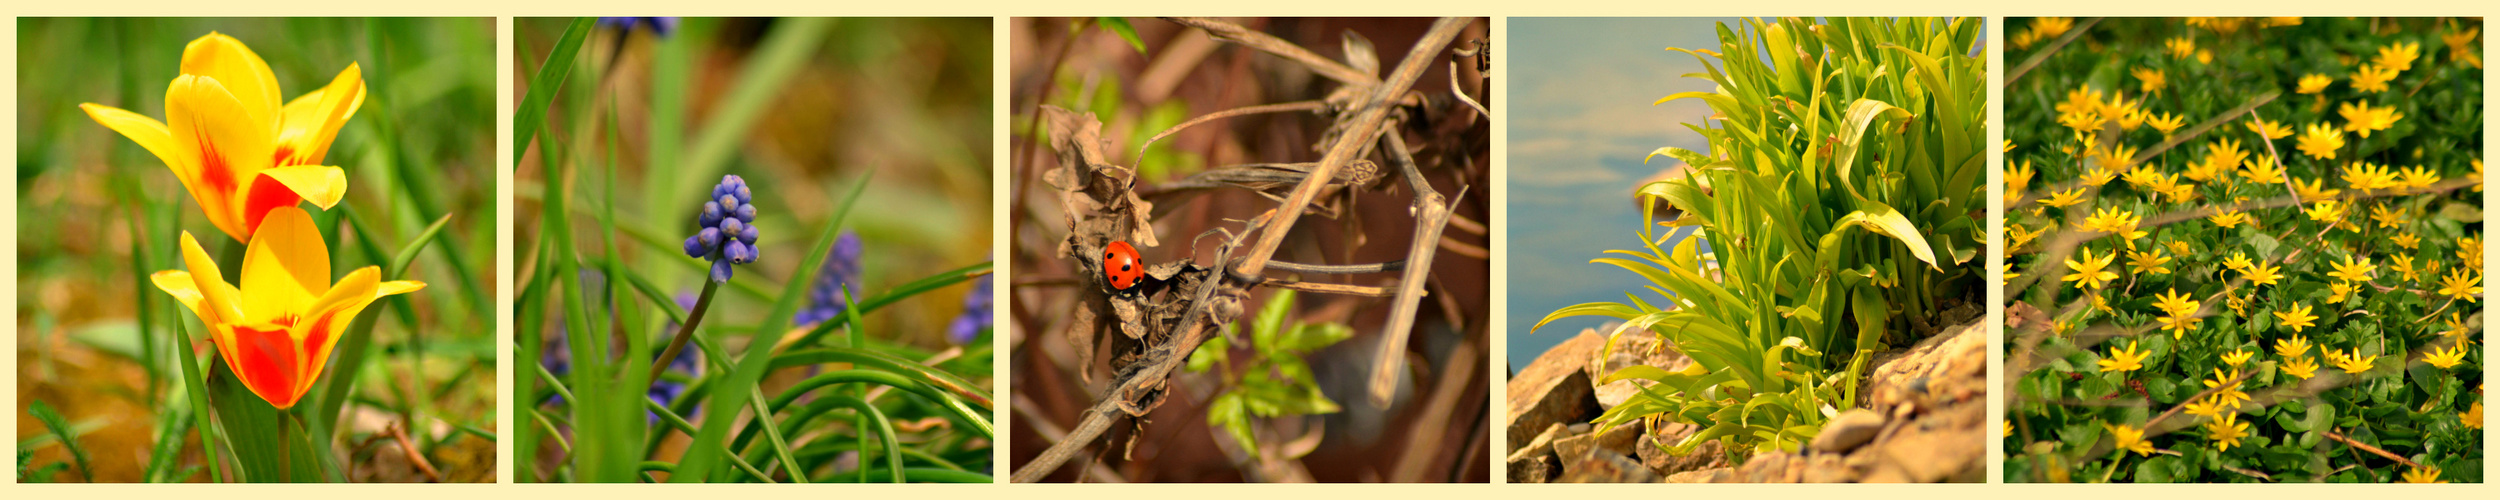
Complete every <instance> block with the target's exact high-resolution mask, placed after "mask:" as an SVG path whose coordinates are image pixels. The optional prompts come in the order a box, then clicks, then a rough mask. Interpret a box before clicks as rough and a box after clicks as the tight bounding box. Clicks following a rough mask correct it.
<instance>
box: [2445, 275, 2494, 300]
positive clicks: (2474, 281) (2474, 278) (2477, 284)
mask: <svg viewBox="0 0 2500 500" xmlns="http://www.w3.org/2000/svg"><path fill="white" fill-rule="evenodd" d="M2480 271H2481V268H2467V267H2459V268H2457V271H2456V272H2454V273H2449V274H2448V277H2447V278H2445V279H2441V280H2439V294H2440V295H2445V296H2448V297H2449V298H2452V299H2456V300H2463V301H2466V302H2474V301H2476V300H2478V299H2480V298H2481V297H2482V295H2483V285H2482V282H2483V277H2482V276H2481V274H2482V273H2481V272H2480Z"/></svg>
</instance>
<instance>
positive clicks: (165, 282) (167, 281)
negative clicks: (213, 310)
mask: <svg viewBox="0 0 2500 500" xmlns="http://www.w3.org/2000/svg"><path fill="white" fill-rule="evenodd" d="M148 281H152V282H155V283H156V289H158V290H164V291H165V294H166V295H172V296H174V301H176V302H181V303H182V307H185V308H189V309H191V314H197V315H200V316H201V317H202V318H206V317H207V316H208V314H210V312H208V311H201V310H200V300H201V297H200V286H199V284H197V283H193V282H191V273H188V272H183V271H172V270H166V271H157V272H156V274H151V275H148Z"/></svg>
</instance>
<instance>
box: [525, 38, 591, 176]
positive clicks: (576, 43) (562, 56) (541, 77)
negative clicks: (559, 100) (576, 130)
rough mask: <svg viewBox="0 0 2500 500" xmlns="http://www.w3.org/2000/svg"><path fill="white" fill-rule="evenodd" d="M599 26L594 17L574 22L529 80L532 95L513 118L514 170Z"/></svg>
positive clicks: (543, 124) (528, 96) (526, 98)
mask: <svg viewBox="0 0 2500 500" xmlns="http://www.w3.org/2000/svg"><path fill="white" fill-rule="evenodd" d="M594 24H596V23H595V22H594V20H593V19H592V18H588V17H584V18H578V19H574V20H573V24H572V25H571V26H568V27H566V28H565V29H564V36H563V37H562V38H558V39H557V40H556V47H555V50H553V51H549V52H547V60H546V61H544V62H540V63H539V64H538V74H537V75H536V76H531V77H530V80H529V87H530V88H529V94H527V95H524V96H522V97H521V109H519V110H515V111H513V115H512V147H513V148H516V149H515V150H514V151H513V152H512V168H515V169H518V168H521V157H522V156H523V155H522V153H526V152H528V151H529V145H530V139H533V138H536V137H537V136H538V129H539V128H541V127H544V126H546V124H547V105H548V104H551V103H553V102H555V94H556V91H557V89H562V88H564V79H565V77H566V76H567V75H570V74H571V73H572V71H573V59H574V58H575V57H577V56H580V55H581V53H582V41H583V40H585V39H588V38H590V29H591V27H592V26H593V25H594Z"/></svg>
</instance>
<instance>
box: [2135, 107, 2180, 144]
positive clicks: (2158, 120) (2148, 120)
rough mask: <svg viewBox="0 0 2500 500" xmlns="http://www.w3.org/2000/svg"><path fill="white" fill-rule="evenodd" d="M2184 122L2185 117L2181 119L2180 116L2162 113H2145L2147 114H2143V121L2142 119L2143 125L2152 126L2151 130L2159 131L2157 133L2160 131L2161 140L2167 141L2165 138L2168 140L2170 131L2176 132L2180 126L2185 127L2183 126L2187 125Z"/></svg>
mask: <svg viewBox="0 0 2500 500" xmlns="http://www.w3.org/2000/svg"><path fill="white" fill-rule="evenodd" d="M2186 121H2187V118H2185V117H2181V116H2178V115H2173V114H2170V113H2162V114H2150V113H2147V114H2145V119H2144V123H2145V124H2146V125H2152V126H2153V130H2159V131H2161V136H2162V138H2165V139H2167V138H2169V137H2170V132H2171V131H2173V130H2178V129H2179V126H2180V125H2185V124H2187V123H2186Z"/></svg>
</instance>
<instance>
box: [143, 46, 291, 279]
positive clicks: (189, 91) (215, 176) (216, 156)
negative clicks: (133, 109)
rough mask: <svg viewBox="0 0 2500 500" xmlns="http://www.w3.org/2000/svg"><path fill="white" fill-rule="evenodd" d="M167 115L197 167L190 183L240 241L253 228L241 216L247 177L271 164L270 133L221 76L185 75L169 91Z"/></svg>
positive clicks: (204, 206) (186, 158) (204, 207)
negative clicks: (223, 82)
mask: <svg viewBox="0 0 2500 500" xmlns="http://www.w3.org/2000/svg"><path fill="white" fill-rule="evenodd" d="M165 117H166V121H167V122H168V124H169V125H170V126H171V127H170V128H171V132H172V135H173V137H174V143H175V144H176V145H178V146H179V148H180V151H181V153H182V155H183V163H184V164H185V165H191V166H194V167H196V168H197V169H198V170H197V172H198V174H197V175H198V177H197V180H198V182H194V183H190V184H188V185H187V186H186V187H189V188H190V189H191V196H192V197H193V198H196V199H198V200H199V202H200V210H201V211H202V212H206V213H207V214H208V220H209V222H210V223H214V224H216V225H217V228H218V229H219V230H223V231H225V232H226V234H227V235H229V236H233V237H234V239H236V240H239V241H248V240H250V239H251V238H250V236H251V228H250V227H247V225H246V224H244V222H245V221H244V220H243V218H242V215H243V214H242V205H243V200H242V199H241V196H242V194H243V189H242V188H243V187H244V186H243V183H245V182H249V181H251V180H253V179H255V178H257V177H258V176H259V175H260V171H261V170H265V169H268V168H269V162H270V156H269V155H270V134H271V133H273V130H272V129H271V128H270V127H268V126H267V125H266V124H263V123H259V122H255V121H253V119H252V118H251V117H250V116H249V112H247V111H245V110H244V105H243V103H242V102H241V101H238V100H236V99H235V96H234V94H232V93H229V92H228V91H227V90H226V87H225V86H224V85H223V84H221V83H219V82H218V81H217V80H216V79H213V78H207V77H200V76H194V75H183V76H182V77H181V78H177V79H175V80H174V83H173V86H172V87H171V88H169V89H167V90H166V91H165Z"/></svg>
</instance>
